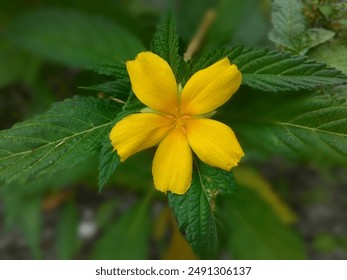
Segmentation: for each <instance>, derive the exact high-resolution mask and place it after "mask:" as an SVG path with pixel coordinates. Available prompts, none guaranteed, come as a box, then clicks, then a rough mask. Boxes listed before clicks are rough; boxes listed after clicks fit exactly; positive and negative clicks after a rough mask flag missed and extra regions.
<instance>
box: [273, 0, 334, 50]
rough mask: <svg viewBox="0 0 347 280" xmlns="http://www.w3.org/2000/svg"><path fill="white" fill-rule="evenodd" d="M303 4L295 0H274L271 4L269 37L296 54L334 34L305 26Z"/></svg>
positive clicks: (326, 39) (328, 38)
mask: <svg viewBox="0 0 347 280" xmlns="http://www.w3.org/2000/svg"><path fill="white" fill-rule="evenodd" d="M302 9H303V4H302V3H301V2H299V1H297V0H274V2H273V5H272V24H273V30H271V32H270V33H269V39H270V40H271V41H273V42H274V43H276V44H277V45H279V46H281V47H283V48H285V49H287V50H290V51H293V52H295V53H297V54H302V55H303V54H305V53H306V52H307V51H308V50H309V49H311V48H313V47H315V46H318V45H320V44H322V43H324V42H326V41H328V40H330V39H331V38H332V37H334V36H335V32H333V31H330V30H326V29H323V28H310V29H309V28H306V22H305V18H304V15H303V13H302Z"/></svg>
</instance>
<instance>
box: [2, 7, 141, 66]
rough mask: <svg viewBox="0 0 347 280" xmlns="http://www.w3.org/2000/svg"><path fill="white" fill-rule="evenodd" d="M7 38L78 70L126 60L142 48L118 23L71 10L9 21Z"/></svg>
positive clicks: (37, 12) (28, 15)
mask: <svg viewBox="0 0 347 280" xmlns="http://www.w3.org/2000/svg"><path fill="white" fill-rule="evenodd" d="M6 35H7V37H8V38H10V39H11V40H12V41H13V42H15V43H17V44H18V45H20V46H22V47H24V48H26V49H28V50H30V51H32V52H34V53H36V54H38V55H41V56H43V57H45V58H47V59H50V60H53V61H56V62H59V63H63V64H67V65H70V66H78V67H91V66H93V65H94V64H95V65H96V64H99V63H102V64H106V65H107V64H109V63H112V64H113V63H116V62H120V61H125V60H128V59H131V58H133V57H134V56H135V55H136V54H137V53H138V52H140V51H141V50H142V49H143V46H142V44H141V42H139V40H138V39H137V38H136V37H134V36H133V35H132V34H131V33H130V32H129V31H127V30H126V29H125V28H123V27H122V26H120V25H118V24H117V23H115V22H112V21H110V20H108V19H105V18H101V17H95V16H90V15H88V14H84V13H82V12H77V11H73V10H63V9H44V10H36V11H34V12H31V13H28V14H26V15H23V16H21V17H19V18H18V19H17V20H15V21H14V22H12V23H11V24H10V25H9V27H8V30H7V33H6Z"/></svg>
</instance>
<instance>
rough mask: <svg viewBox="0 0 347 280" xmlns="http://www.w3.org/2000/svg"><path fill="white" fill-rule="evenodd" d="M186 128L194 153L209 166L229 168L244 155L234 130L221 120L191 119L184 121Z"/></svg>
mask: <svg viewBox="0 0 347 280" xmlns="http://www.w3.org/2000/svg"><path fill="white" fill-rule="evenodd" d="M186 130H187V138H188V141H189V144H190V146H191V147H192V149H193V151H194V152H195V154H196V155H197V156H198V157H199V158H200V159H201V160H202V161H203V162H205V163H207V164H209V165H211V166H215V167H219V168H221V169H224V170H230V169H231V168H232V167H233V166H236V165H237V164H238V163H239V161H240V159H241V157H243V155H244V153H243V151H242V148H241V147H240V144H239V142H238V141H237V139H236V137H235V134H234V132H233V131H232V130H231V128H230V127H228V126H226V125H225V124H223V123H221V122H218V121H215V120H210V119H192V120H190V121H188V122H186Z"/></svg>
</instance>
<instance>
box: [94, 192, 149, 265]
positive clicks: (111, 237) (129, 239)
mask: <svg viewBox="0 0 347 280" xmlns="http://www.w3.org/2000/svg"><path fill="white" fill-rule="evenodd" d="M149 233H150V223H149V197H146V198H145V199H144V201H142V202H141V203H140V204H138V205H136V206H135V207H133V208H131V209H130V210H129V211H128V212H127V213H125V214H124V215H123V216H122V217H120V218H119V219H118V220H115V221H113V222H112V223H111V222H110V223H109V225H108V226H107V227H105V229H104V232H103V234H102V236H101V237H100V239H99V240H98V241H97V242H96V244H95V247H94V251H93V254H92V258H93V259H102V260H105V259H108V260H144V259H147V258H148V243H149Z"/></svg>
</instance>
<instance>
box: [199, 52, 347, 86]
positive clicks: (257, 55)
mask: <svg viewBox="0 0 347 280" xmlns="http://www.w3.org/2000/svg"><path fill="white" fill-rule="evenodd" d="M224 57H229V59H230V61H231V62H232V63H235V64H236V65H237V66H238V68H239V70H240V71H241V73H242V83H243V84H245V85H248V86H249V87H251V88H254V89H259V90H262V91H271V92H279V91H297V90H300V89H310V90H312V89H316V88H319V87H322V86H331V85H338V84H342V83H347V76H346V75H344V74H343V73H341V72H340V71H338V70H336V69H333V68H330V67H328V66H326V65H325V64H322V63H319V62H317V61H315V60H313V59H309V58H308V57H304V56H298V55H292V54H291V53H289V52H278V51H269V50H268V49H263V48H244V47H236V48H233V49H232V50H230V51H229V52H228V50H227V49H221V50H218V51H216V52H213V53H209V54H207V55H204V56H203V57H202V58H201V59H200V60H199V61H198V62H196V64H195V65H194V66H193V69H194V71H198V70H200V69H202V68H205V67H207V66H209V65H211V64H212V63H214V62H216V61H218V60H219V59H222V58H224Z"/></svg>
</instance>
